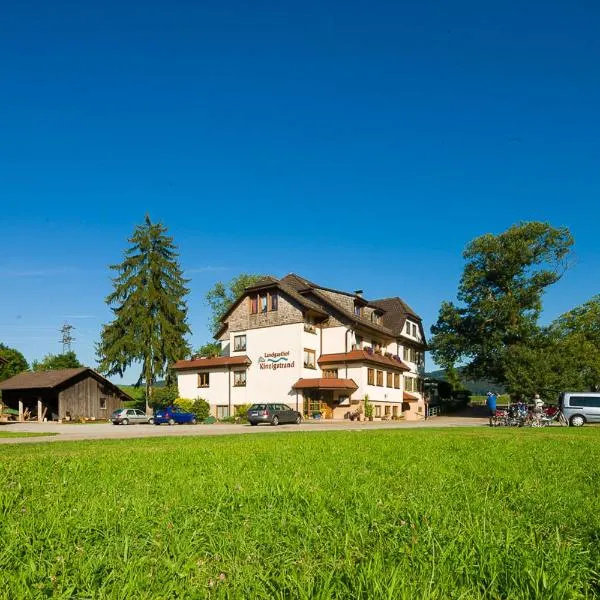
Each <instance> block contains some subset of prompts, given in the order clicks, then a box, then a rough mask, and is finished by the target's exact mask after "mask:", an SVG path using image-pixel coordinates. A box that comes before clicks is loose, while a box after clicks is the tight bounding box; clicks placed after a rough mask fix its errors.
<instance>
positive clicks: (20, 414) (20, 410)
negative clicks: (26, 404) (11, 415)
mask: <svg viewBox="0 0 600 600" xmlns="http://www.w3.org/2000/svg"><path fill="white" fill-rule="evenodd" d="M19 422H21V423H22V422H23V400H21V399H20V398H19Z"/></svg>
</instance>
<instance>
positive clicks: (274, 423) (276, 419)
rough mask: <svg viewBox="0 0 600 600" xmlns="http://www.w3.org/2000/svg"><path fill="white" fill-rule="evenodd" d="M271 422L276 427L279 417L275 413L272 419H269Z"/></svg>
mask: <svg viewBox="0 0 600 600" xmlns="http://www.w3.org/2000/svg"><path fill="white" fill-rule="evenodd" d="M271 423H272V424H273V425H275V427H277V425H279V417H278V416H277V415H275V416H274V417H273V420H272V421H271Z"/></svg>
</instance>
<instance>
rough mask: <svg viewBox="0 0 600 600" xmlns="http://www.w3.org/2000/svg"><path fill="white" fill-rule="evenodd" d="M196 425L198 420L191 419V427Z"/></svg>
mask: <svg viewBox="0 0 600 600" xmlns="http://www.w3.org/2000/svg"><path fill="white" fill-rule="evenodd" d="M196 423H198V419H196V417H194V418H193V419H192V425H196Z"/></svg>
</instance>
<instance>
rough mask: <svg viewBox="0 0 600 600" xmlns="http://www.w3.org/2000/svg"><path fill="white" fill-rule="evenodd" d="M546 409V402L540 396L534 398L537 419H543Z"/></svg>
mask: <svg viewBox="0 0 600 600" xmlns="http://www.w3.org/2000/svg"><path fill="white" fill-rule="evenodd" d="M543 408H544V401H543V400H542V399H541V398H540V395H539V394H536V395H535V396H534V397H533V412H534V414H535V415H536V417H538V418H539V417H541V415H542V412H543V410H542V409H543Z"/></svg>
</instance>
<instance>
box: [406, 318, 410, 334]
mask: <svg viewBox="0 0 600 600" xmlns="http://www.w3.org/2000/svg"><path fill="white" fill-rule="evenodd" d="M406 333H407V334H408V335H410V323H409V322H408V321H406Z"/></svg>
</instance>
